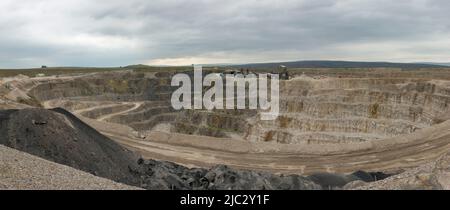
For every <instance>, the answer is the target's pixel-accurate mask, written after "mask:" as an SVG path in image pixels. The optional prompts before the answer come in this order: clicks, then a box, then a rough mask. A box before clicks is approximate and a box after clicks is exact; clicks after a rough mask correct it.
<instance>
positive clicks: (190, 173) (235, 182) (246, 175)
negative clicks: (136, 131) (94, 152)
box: [133, 159, 321, 190]
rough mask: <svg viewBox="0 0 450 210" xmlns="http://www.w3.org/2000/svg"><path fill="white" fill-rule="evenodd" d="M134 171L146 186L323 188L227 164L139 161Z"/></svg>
mask: <svg viewBox="0 0 450 210" xmlns="http://www.w3.org/2000/svg"><path fill="white" fill-rule="evenodd" d="M138 164H139V167H137V168H135V169H134V170H133V172H134V173H135V174H136V175H138V176H141V177H142V183H141V186H140V187H142V188H146V189H177V190H180V189H181V190H187V189H194V190H318V189H321V187H320V186H319V185H317V184H315V183H314V182H312V181H311V180H309V179H308V178H305V177H302V176H299V175H288V176H283V175H281V176H278V175H274V174H270V173H264V172H255V171H247V170H234V169H231V168H229V167H227V166H224V165H219V166H216V167H213V168H211V169H209V170H207V169H198V168H196V169H188V168H186V167H183V166H180V165H177V164H174V163H169V162H164V161H154V160H143V159H140V160H139V161H138Z"/></svg>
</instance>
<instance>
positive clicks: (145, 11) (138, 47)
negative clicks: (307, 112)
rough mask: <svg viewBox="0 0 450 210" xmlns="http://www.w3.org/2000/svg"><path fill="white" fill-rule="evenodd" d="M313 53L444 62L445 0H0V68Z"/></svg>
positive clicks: (449, 26)
mask: <svg viewBox="0 0 450 210" xmlns="http://www.w3.org/2000/svg"><path fill="white" fill-rule="evenodd" d="M319 59H320V60H322V59H327V60H357V61H394V62H416V61H435V62H450V1H448V0H339V1H337V0H336V1H332V0H308V1H307V0H285V1H280V0H248V1H247V0H236V1H228V0H227V1H225V0H210V1H207V0H203V1H195V0H177V1H174V0H151V1H149V0H127V1H123V0H104V1H102V0H100V1H99V0H96V1H93V0H41V1H35V0H1V1H0V68H9V67H14V68H15V67H35V66H40V65H48V66H121V65H122V66H123V65H129V64H138V63H143V64H152V65H183V64H192V63H197V64H199V63H247V62H267V61H293V60H319Z"/></svg>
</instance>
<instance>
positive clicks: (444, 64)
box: [420, 62, 450, 66]
mask: <svg viewBox="0 0 450 210" xmlns="http://www.w3.org/2000/svg"><path fill="white" fill-rule="evenodd" d="M420 64H429V65H440V66H450V63H433V62H422V63H420Z"/></svg>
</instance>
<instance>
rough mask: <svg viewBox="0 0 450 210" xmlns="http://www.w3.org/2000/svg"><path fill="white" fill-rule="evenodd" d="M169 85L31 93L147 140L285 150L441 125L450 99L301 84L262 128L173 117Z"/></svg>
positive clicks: (424, 88) (242, 118)
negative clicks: (211, 140) (156, 134)
mask: <svg viewBox="0 0 450 210" xmlns="http://www.w3.org/2000/svg"><path fill="white" fill-rule="evenodd" d="M169 84H170V77H168V76H167V75H162V76H160V77H158V76H156V77H149V76H145V75H144V74H136V73H129V72H127V73H121V75H114V74H103V75H102V76H101V77H84V78H83V77H81V78H75V79H72V80H60V81H58V80H57V79H56V80H52V81H50V82H48V83H44V84H39V85H37V86H36V87H34V88H32V89H31V91H30V94H31V95H33V96H34V97H35V98H36V99H38V100H39V101H49V100H50V102H47V103H49V104H51V103H53V104H54V105H55V104H58V103H59V104H58V105H59V106H63V107H65V108H68V109H69V110H72V111H74V112H77V113H80V114H81V115H83V116H85V117H88V118H93V119H100V120H104V121H108V122H114V123H119V124H124V125H128V126H130V127H132V128H134V129H135V130H136V131H139V132H144V133H145V132H147V131H151V130H152V129H154V128H155V126H157V125H159V124H165V125H167V126H165V127H166V128H167V129H169V130H170V131H171V132H179V133H186V134H195V135H206V136H216V137H233V138H240V139H244V140H249V141H264V142H276V143H282V144H329V143H333V144H334V143H351V142H361V141H368V140H377V139H383V138H388V137H393V136H397V135H402V134H409V133H413V132H415V131H416V130H419V129H422V128H425V127H429V126H432V125H434V124H436V123H439V122H442V121H443V120H446V119H442V117H444V118H445V114H446V113H448V109H449V107H448V103H449V100H450V85H449V83H448V82H447V81H439V80H430V79H405V78H323V79H313V78H310V77H298V78H294V79H292V80H289V81H282V84H281V97H280V98H281V100H280V106H281V107H280V108H281V114H280V116H279V117H278V119H277V120H275V121H261V120H259V118H258V117H257V115H258V113H257V112H256V111H251V110H238V111H229V110H217V111H212V112H211V111H189V110H188V111H175V110H173V108H172V107H171V105H170V94H171V92H172V91H173V90H174V88H173V87H170V85H169Z"/></svg>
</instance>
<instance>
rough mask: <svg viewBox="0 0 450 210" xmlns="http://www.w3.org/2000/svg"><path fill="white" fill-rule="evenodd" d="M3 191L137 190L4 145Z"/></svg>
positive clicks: (0, 151) (0, 149)
mask: <svg viewBox="0 0 450 210" xmlns="http://www.w3.org/2000/svg"><path fill="white" fill-rule="evenodd" d="M0 189H19V190H136V189H138V188H135V187H131V186H127V185H124V184H119V183H116V182H113V181H111V180H108V179H104V178H100V177H96V176H94V175H91V174H88V173H86V172H82V171H79V170H77V169H74V168H70V167H67V166H64V165H60V164H57V163H54V162H50V161H47V160H44V159H41V158H39V157H36V156H33V155H29V154H27V153H24V152H20V151H17V150H15V149H11V148H8V147H5V146H3V145H0Z"/></svg>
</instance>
